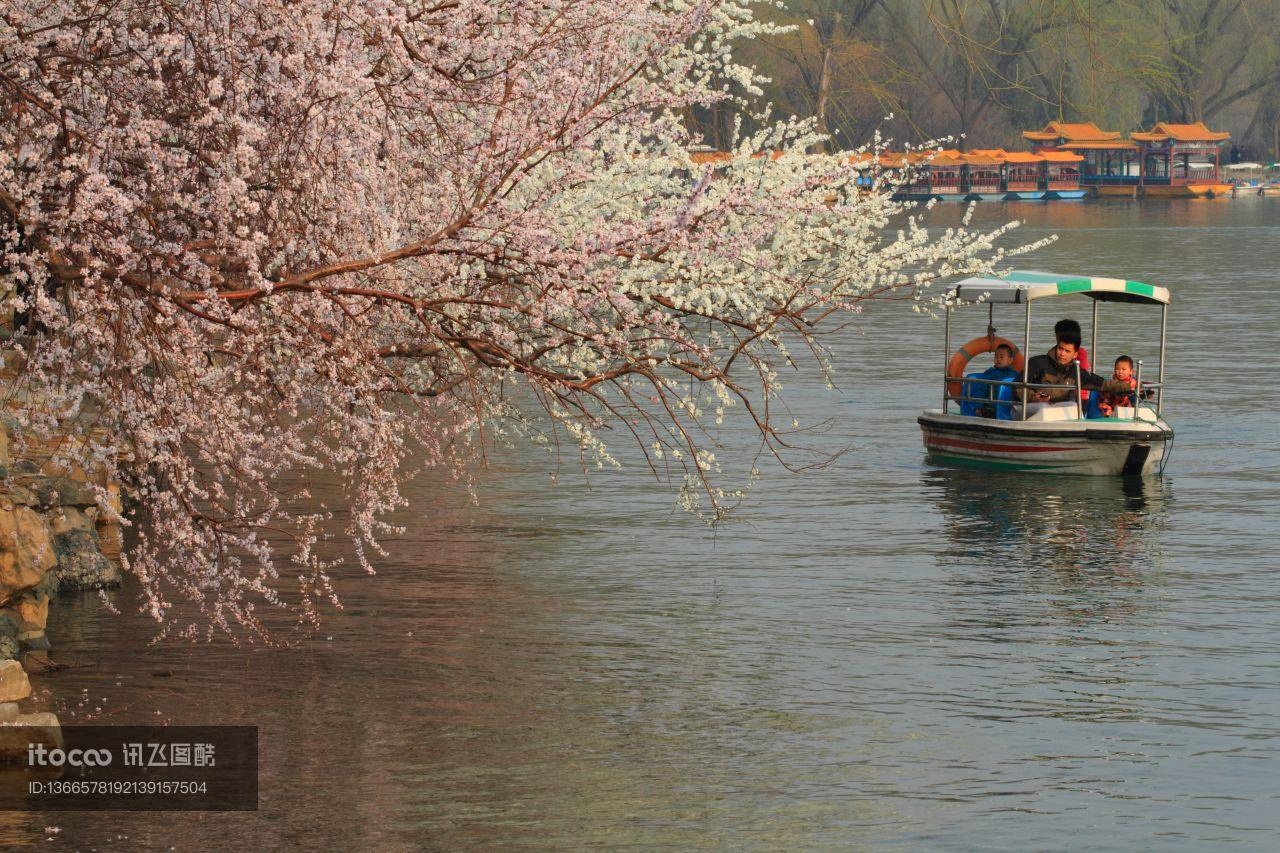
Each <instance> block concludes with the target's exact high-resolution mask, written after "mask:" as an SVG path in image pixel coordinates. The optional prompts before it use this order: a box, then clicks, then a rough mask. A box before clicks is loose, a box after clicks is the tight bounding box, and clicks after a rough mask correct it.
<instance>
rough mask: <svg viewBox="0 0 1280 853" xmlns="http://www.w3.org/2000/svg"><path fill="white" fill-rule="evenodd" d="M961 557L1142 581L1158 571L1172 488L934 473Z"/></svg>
mask: <svg viewBox="0 0 1280 853" xmlns="http://www.w3.org/2000/svg"><path fill="white" fill-rule="evenodd" d="M924 482H925V487H926V489H928V490H930V491H934V492H936V493H937V494H938V506H939V509H940V510H941V511H942V513H943V517H944V518H945V520H946V529H947V534H948V536H949V537H950V540H951V542H952V543H953V546H954V548H955V549H956V550H955V552H954V553H956V554H957V555H964V556H969V557H975V558H981V559H984V560H985V561H987V562H990V563H991V565H992V566H993V567H995V566H999V567H1002V568H1004V569H1007V570H1012V569H1014V568H1015V567H1016V569H1017V570H1026V569H1028V568H1037V567H1038V568H1040V569H1043V570H1053V571H1054V572H1057V573H1065V574H1069V575H1074V574H1081V575H1088V576H1103V575H1106V574H1108V573H1109V574H1114V575H1116V576H1120V577H1136V576H1138V575H1139V573H1140V572H1141V571H1142V569H1143V568H1144V567H1146V568H1152V567H1156V568H1158V567H1159V566H1160V561H1161V553H1162V551H1161V540H1162V537H1163V535H1164V533H1165V527H1166V524H1167V519H1168V512H1169V507H1168V504H1169V502H1170V501H1171V500H1172V491H1173V489H1172V485H1171V483H1170V481H1169V480H1167V479H1165V478H1161V477H1120V478H1112V477H1043V478H1041V477H1028V476H1026V475H1019V474H1011V473H1007V472H989V473H988V472H977V471H969V470H955V471H951V470H936V469H935V470H931V471H929V472H927V473H926V474H925V475H924Z"/></svg>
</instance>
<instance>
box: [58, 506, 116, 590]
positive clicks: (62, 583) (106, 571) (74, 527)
mask: <svg viewBox="0 0 1280 853" xmlns="http://www.w3.org/2000/svg"><path fill="white" fill-rule="evenodd" d="M49 529H50V530H51V531H52V532H53V550H54V553H55V554H56V555H57V558H58V588H59V589H60V590H62V591H63V592H69V591H73V590H80V589H104V588H106V587H113V586H119V585H120V569H119V568H117V567H116V565H115V564H114V563H112V562H111V561H110V560H108V559H107V558H106V557H105V556H103V554H102V550H101V546H100V543H99V541H98V533H97V531H96V530H95V529H94V524H93V522H92V521H90V520H89V517H88V516H87V515H86V514H85V513H84V512H83V511H81V510H79V509H76V508H74V507H58V508H57V509H55V510H53V511H51V512H50V513H49Z"/></svg>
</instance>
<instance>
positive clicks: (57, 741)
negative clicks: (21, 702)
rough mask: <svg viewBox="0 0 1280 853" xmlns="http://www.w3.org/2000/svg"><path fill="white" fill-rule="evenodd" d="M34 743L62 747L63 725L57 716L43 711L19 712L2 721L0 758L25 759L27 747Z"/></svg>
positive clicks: (51, 747)
mask: <svg viewBox="0 0 1280 853" xmlns="http://www.w3.org/2000/svg"><path fill="white" fill-rule="evenodd" d="M33 743H43V744H44V745H45V746H47V747H49V748H50V749H53V748H55V747H56V748H58V749H62V745H63V744H62V726H61V725H60V724H59V723H58V718H57V717H56V716H54V715H53V714H50V713H49V712H47V711H42V712H41V713H38V714H18V715H17V716H16V717H14V718H13V719H12V720H5V721H3V722H0V760H10V761H12V760H15V759H16V760H24V759H25V758H26V756H27V747H28V746H29V745H30V744H33Z"/></svg>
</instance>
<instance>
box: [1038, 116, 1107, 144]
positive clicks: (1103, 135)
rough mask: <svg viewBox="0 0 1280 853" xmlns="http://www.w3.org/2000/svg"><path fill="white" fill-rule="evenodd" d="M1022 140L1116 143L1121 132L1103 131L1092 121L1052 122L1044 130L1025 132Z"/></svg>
mask: <svg viewBox="0 0 1280 853" xmlns="http://www.w3.org/2000/svg"><path fill="white" fill-rule="evenodd" d="M1022 138H1023V139H1027V140H1030V141H1031V142H1037V143H1045V142H1058V141H1059V140H1061V142H1062V143H1072V142H1116V141H1119V140H1120V132H1119V131H1113V130H1102V129H1101V128H1099V127H1098V126H1097V125H1096V124H1094V123H1093V122H1091V121H1085V122H1077V123H1070V122H1064V121H1051V122H1049V123H1048V124H1046V125H1045V126H1044V129H1043V130H1024V131H1023V132H1022Z"/></svg>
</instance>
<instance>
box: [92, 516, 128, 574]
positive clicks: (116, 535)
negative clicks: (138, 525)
mask: <svg viewBox="0 0 1280 853" xmlns="http://www.w3.org/2000/svg"><path fill="white" fill-rule="evenodd" d="M98 550H99V551H101V552H102V556H104V557H106V558H107V559H108V560H110V561H111V562H112V564H113V565H115V566H116V567H117V568H119V566H120V554H121V552H123V551H124V531H123V530H121V529H120V525H119V524H116V523H115V522H111V521H109V522H106V523H105V524H99V525H98Z"/></svg>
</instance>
